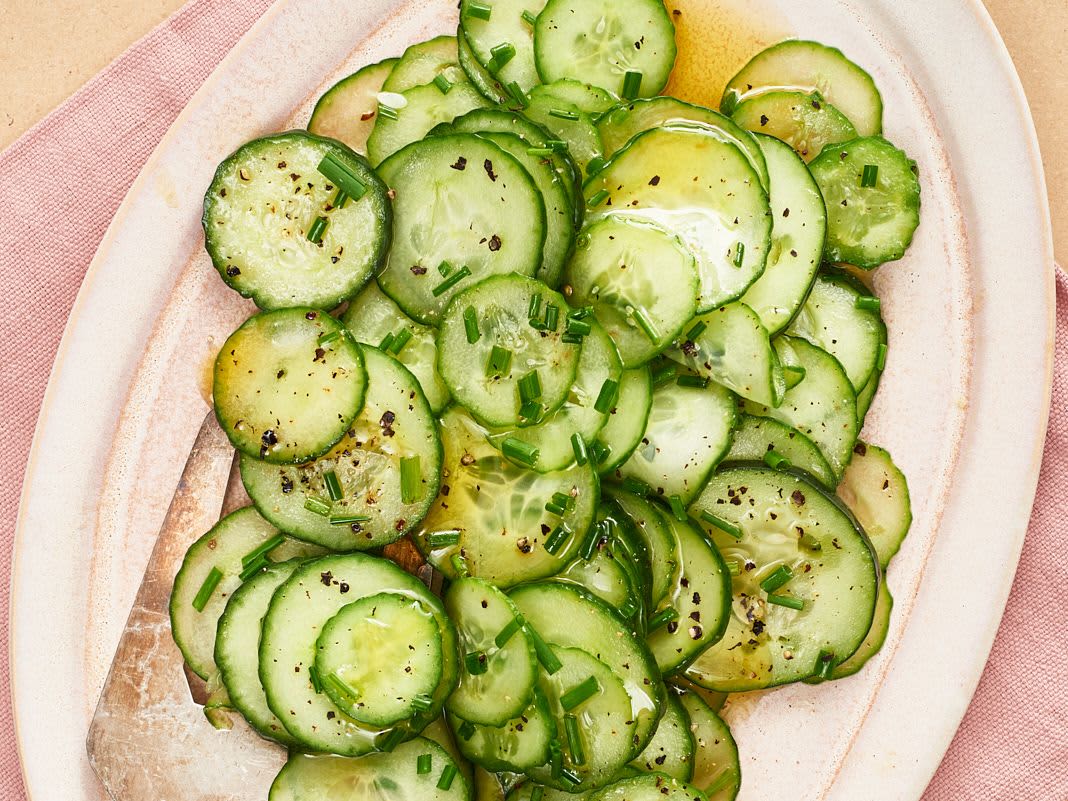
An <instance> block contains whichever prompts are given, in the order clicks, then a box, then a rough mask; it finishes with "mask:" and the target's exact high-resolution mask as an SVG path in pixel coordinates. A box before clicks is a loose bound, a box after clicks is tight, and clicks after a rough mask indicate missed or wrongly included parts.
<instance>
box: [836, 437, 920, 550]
mask: <svg viewBox="0 0 1068 801" xmlns="http://www.w3.org/2000/svg"><path fill="white" fill-rule="evenodd" d="M837 493H838V497H839V498H841V500H842V503H844V504H845V505H846V506H848V507H849V511H851V512H852V513H853V515H854V516H855V517H856V518H857V522H859V523H860V525H861V527H863V529H864V533H865V534H867V535H868V539H870V540H871V544H872V546H873V547H874V548H875V553H876V554H878V556H879V564H880V566H881V567H882V568H883V569H886V566H887V565H889V564H890V560H891V559H893V557H894V555H895V554H896V553H897V552H898V550H899V549H900V548H901V543H902V542H904V540H905V536H906V535H907V534H908V533H909V527H910V526H911V525H912V504H911V502H910V500H909V486H908V482H907V481H906V480H905V474H904V473H902V472H901V471H900V470H899V469H898V467H897V465H895V464H894V461H893V459H891V458H890V454H889V453H887V452H886V451H885V450H883V449H882V448H880V447H877V446H875V445H869V444H867V443H866V442H859V441H858V442H857V444H856V445H855V446H854V448H853V460H852V461H851V462H850V463H849V467H847V468H846V471H845V474H844V475H843V476H842V481H841V483H840V484H839V485H838V490H837Z"/></svg>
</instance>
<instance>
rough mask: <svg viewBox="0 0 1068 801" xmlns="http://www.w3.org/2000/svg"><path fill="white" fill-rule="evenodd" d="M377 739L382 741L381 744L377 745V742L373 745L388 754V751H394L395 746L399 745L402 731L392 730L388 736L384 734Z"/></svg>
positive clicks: (402, 735) (402, 736) (402, 737)
mask: <svg viewBox="0 0 1068 801" xmlns="http://www.w3.org/2000/svg"><path fill="white" fill-rule="evenodd" d="M379 739H380V740H381V741H382V744H381V745H379V744H378V743H377V742H376V743H375V745H377V746H378V750H379V751H385V752H386V753H389V752H390V751H394V750H395V749H396V748H397V746H398V745H400V744H401V741H402V740H403V739H404V729H393V730H392V731H391V732H389V734H386V735H384V736H382V737H380V738H379Z"/></svg>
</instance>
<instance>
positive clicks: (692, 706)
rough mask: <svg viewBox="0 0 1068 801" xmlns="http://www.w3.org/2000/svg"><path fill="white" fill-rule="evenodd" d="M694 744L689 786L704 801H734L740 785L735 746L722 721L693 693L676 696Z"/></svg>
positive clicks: (739, 771)
mask: <svg viewBox="0 0 1068 801" xmlns="http://www.w3.org/2000/svg"><path fill="white" fill-rule="evenodd" d="M679 701H680V702H681V703H682V707H683V709H684V710H685V711H686V715H687V717H688V718H689V721H690V732H691V734H692V735H693V739H694V743H695V744H696V749H695V755H694V765H693V778H692V779H691V782H692V784H693V785H694V786H695V787H697V788H698V789H699V790H701V791H702V792H704V793H706V794H707V795H708V801H734V798H735V796H737V795H738V789H739V788H740V787H741V783H742V768H741V765H740V764H739V761H738V746H737V744H736V743H735V742H734V737H733V736H732V735H731V730H730V729H729V728H728V727H727V724H726V723H724V722H723V719H722V718H721V717H720V716H719V715H717V714H716V713H715V712H714V711H713V710H712V708H711V707H710V706H709V705H708V704H707V703H705V701H704V700H702V698H701V697H700V696H699V695H698V694H697V693H696V692H690V691H687V692H683V693H681V694H680V696H679Z"/></svg>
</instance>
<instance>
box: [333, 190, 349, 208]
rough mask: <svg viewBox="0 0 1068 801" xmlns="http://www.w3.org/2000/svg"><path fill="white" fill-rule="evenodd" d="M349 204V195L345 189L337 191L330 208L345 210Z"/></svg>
mask: <svg viewBox="0 0 1068 801" xmlns="http://www.w3.org/2000/svg"><path fill="white" fill-rule="evenodd" d="M348 202H349V193H348V192H346V191H345V190H344V189H339V190H337V194H336V195H334V199H333V200H331V201H330V208H333V209H343V208H345V204H346V203H348Z"/></svg>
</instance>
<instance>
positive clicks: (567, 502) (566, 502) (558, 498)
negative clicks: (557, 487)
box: [553, 492, 575, 509]
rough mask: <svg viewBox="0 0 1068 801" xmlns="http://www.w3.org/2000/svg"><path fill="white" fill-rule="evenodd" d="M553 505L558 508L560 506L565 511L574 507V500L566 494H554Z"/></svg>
mask: <svg viewBox="0 0 1068 801" xmlns="http://www.w3.org/2000/svg"><path fill="white" fill-rule="evenodd" d="M553 503H555V504H557V505H558V506H562V507H564V508H565V509H570V508H571V507H572V506H574V505H575V499H574V498H572V497H571V496H570V495H568V494H567V493H566V492H554V493H553Z"/></svg>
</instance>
